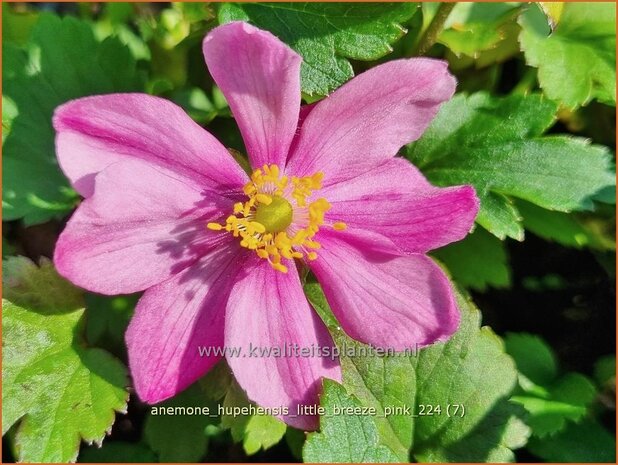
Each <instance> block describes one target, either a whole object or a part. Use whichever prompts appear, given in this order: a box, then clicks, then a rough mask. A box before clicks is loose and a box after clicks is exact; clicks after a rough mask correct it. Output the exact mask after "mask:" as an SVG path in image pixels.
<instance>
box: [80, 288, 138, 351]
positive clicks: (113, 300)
mask: <svg viewBox="0 0 618 465" xmlns="http://www.w3.org/2000/svg"><path fill="white" fill-rule="evenodd" d="M85 298H86V306H87V307H88V318H87V319H86V339H87V340H88V342H89V343H90V344H94V345H98V346H102V347H105V348H107V349H109V350H112V351H113V352H115V353H124V351H125V343H124V333H125V331H126V329H127V326H128V325H129V321H130V320H131V317H132V316H133V310H134V309H135V305H136V304H137V300H138V298H139V294H132V295H119V296H113V297H108V296H102V295H99V294H90V293H88V294H86V297H85Z"/></svg>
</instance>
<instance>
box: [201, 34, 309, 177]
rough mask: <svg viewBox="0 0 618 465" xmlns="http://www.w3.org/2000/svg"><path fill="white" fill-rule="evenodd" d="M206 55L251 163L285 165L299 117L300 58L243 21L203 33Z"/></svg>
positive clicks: (256, 165)
mask: <svg viewBox="0 0 618 465" xmlns="http://www.w3.org/2000/svg"><path fill="white" fill-rule="evenodd" d="M204 58H205V59H206V64H207V66H208V70H209V71H210V74H211V75H212V77H213V78H214V80H215V82H216V83H217V85H218V86H219V88H220V89H221V91H222V92H223V94H224V95H225V98H226V99H227V101H228V103H229V105H230V108H231V110H232V113H233V114H234V116H235V118H236V121H237V123H238V126H239V128H240V131H241V133H242V136H243V139H244V141H245V145H246V147H247V151H248V155H249V159H250V160H251V165H252V166H253V168H260V167H262V166H263V165H264V164H271V163H274V164H277V165H279V166H281V167H283V166H284V165H285V160H286V158H287V155H288V149H289V147H290V144H291V142H292V138H293V137H294V132H295V131H296V124H297V121H298V112H299V108H300V64H301V61H302V58H301V57H300V56H299V55H298V54H297V53H296V52H294V51H293V50H292V49H291V48H289V47H288V46H287V45H285V44H284V43H283V42H281V41H280V40H279V39H277V38H276V37H275V36H273V35H272V34H271V33H269V32H266V31H261V30H259V29H257V28H255V27H253V26H251V25H249V24H247V23H243V22H233V23H229V24H225V25H223V26H219V27H217V28H215V29H213V30H212V31H211V32H210V33H209V34H208V35H207V36H206V38H205V39H204Z"/></svg>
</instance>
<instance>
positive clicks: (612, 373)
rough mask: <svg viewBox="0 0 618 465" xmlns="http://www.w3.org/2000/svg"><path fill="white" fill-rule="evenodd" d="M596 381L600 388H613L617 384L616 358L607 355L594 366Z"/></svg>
mask: <svg viewBox="0 0 618 465" xmlns="http://www.w3.org/2000/svg"><path fill="white" fill-rule="evenodd" d="M594 379H595V381H596V382H597V384H598V385H599V386H602V387H605V386H610V387H611V386H612V385H615V384H616V356H615V355H606V356H605V357H601V358H600V359H598V360H597V361H596V362H595V364H594Z"/></svg>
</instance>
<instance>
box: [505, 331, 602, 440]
mask: <svg viewBox="0 0 618 465" xmlns="http://www.w3.org/2000/svg"><path fill="white" fill-rule="evenodd" d="M505 340H506V348H507V351H508V352H509V354H510V355H511V356H512V357H513V358H514V359H515V362H516V363H517V368H518V370H519V372H520V375H519V386H520V388H521V391H522V392H521V393H520V394H518V395H516V396H514V397H513V400H514V401H515V402H518V403H520V404H521V405H523V406H524V408H525V409H526V410H527V411H528V412H529V413H530V418H529V420H528V425H530V427H531V428H532V434H533V435H534V436H535V437H538V438H543V437H545V436H548V435H552V434H555V433H557V432H559V431H562V430H564V428H565V427H566V426H567V422H569V421H573V422H577V421H579V420H581V419H582V418H583V416H584V415H586V412H587V409H588V407H589V406H590V404H591V402H592V401H593V400H594V398H595V395H596V388H595V386H594V384H593V383H592V382H591V381H590V380H589V379H588V378H587V377H585V376H584V375H581V374H579V373H567V374H565V375H561V376H559V375H558V367H557V362H556V358H555V355H554V353H553V351H552V350H551V348H550V347H549V346H548V345H547V344H545V342H543V340H542V339H541V338H539V337H537V336H533V335H530V334H509V335H507V337H506V339H505Z"/></svg>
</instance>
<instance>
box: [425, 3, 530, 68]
mask: <svg viewBox="0 0 618 465" xmlns="http://www.w3.org/2000/svg"><path fill="white" fill-rule="evenodd" d="M431 5H432V4H427V6H428V8H431ZM433 5H435V4H433ZM519 11H520V7H519V5H518V4H517V3H503V2H497V3H491V4H487V5H483V4H479V3H474V2H462V3H458V4H457V6H455V8H454V9H453V11H452V12H451V14H450V15H449V17H448V19H447V20H446V23H445V24H444V30H443V31H442V33H441V34H440V36H439V38H438V40H439V42H440V43H442V44H444V45H445V46H447V47H448V48H449V50H450V51H451V52H453V53H454V54H456V55H460V54H463V55H467V56H469V57H478V56H479V55H480V53H481V52H484V51H488V50H492V49H495V48H496V47H498V44H499V43H500V42H502V41H503V40H504V39H505V36H506V35H507V34H508V33H509V29H511V28H512V26H513V20H514V19H515V18H516V17H517V15H518V14H519Z"/></svg>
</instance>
